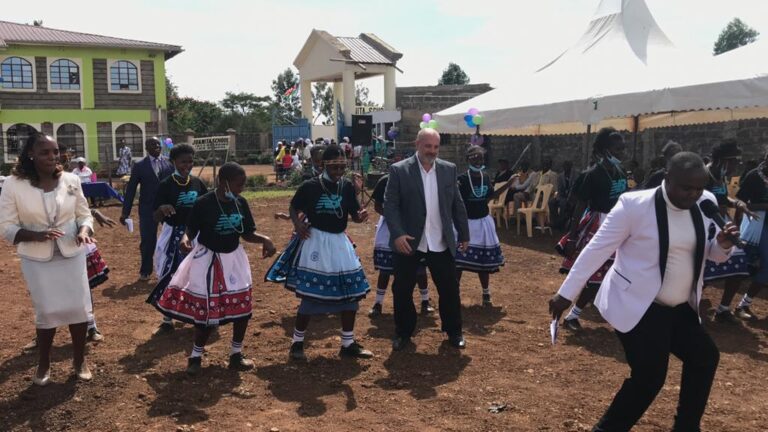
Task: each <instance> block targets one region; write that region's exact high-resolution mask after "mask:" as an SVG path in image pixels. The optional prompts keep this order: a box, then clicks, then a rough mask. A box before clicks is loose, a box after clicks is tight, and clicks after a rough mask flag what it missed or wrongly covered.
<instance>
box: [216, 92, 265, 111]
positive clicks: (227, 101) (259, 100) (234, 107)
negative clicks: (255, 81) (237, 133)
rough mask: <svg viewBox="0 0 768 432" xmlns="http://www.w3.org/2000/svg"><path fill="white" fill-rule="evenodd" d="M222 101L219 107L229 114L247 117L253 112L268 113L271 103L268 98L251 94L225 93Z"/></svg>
mask: <svg viewBox="0 0 768 432" xmlns="http://www.w3.org/2000/svg"><path fill="white" fill-rule="evenodd" d="M225 95H226V96H225V97H224V99H222V100H221V102H220V104H221V107H222V108H224V110H226V111H227V112H228V113H229V114H240V115H241V116H247V115H249V114H251V113H253V112H254V111H259V110H262V111H268V106H269V104H270V103H271V102H272V100H271V99H270V98H269V96H256V95H255V94H253V93H246V92H240V93H233V92H226V93H225Z"/></svg>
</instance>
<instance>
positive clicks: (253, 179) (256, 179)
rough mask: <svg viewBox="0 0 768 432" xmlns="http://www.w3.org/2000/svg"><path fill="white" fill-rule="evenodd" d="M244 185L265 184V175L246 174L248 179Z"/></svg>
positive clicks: (250, 186)
mask: <svg viewBox="0 0 768 432" xmlns="http://www.w3.org/2000/svg"><path fill="white" fill-rule="evenodd" d="M245 185H246V186H247V187H249V188H257V187H262V186H266V185H267V177H265V176H263V175H261V174H258V175H252V176H248V179H247V180H246V182H245Z"/></svg>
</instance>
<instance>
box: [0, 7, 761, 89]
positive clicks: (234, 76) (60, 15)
mask: <svg viewBox="0 0 768 432" xmlns="http://www.w3.org/2000/svg"><path fill="white" fill-rule="evenodd" d="M646 3H647V4H648V7H649V8H650V10H651V12H652V13H653V15H654V16H655V17H656V20H657V22H658V23H659V25H660V27H661V28H662V29H663V30H664V31H665V32H666V34H667V36H669V38H670V39H671V40H672V41H673V42H674V43H675V44H676V45H677V46H679V47H681V48H685V49H689V50H694V51H698V52H701V53H704V54H710V53H711V51H712V46H713V44H714V42H715V39H716V38H717V36H718V34H719V33H720V31H721V30H722V29H723V27H725V25H726V24H727V23H728V22H729V21H730V20H731V19H733V18H734V17H739V18H741V19H742V20H744V21H745V22H746V23H747V24H749V25H750V26H752V27H754V28H756V29H757V30H758V31H760V32H761V33H762V34H763V35H766V37H768V1H766V0H647V1H646ZM598 4H599V1H598V0H498V1H497V0H473V1H468V0H387V1H379V0H295V1H292V0H215V1H214V0H208V1H204V0H132V1H125V0H122V1H112V0H101V1H98V2H96V1H87V0H67V1H59V0H56V1H52V0H26V1H24V2H23V6H24V7H13V8H5V9H4V13H3V16H2V18H0V19H3V20H8V21H14V22H25V23H31V22H32V21H33V20H34V19H42V20H43V22H44V26H46V27H51V28H59V29H65V30H73V31H82V32H87V33H96V34H102V35H108V36H116V37H124V38H131V39H139V40H146V41H152V42H164V43H171V44H177V45H181V46H182V47H183V48H184V50H185V51H184V52H183V53H181V54H179V55H178V56H176V57H175V58H173V59H171V60H169V61H168V62H167V64H166V65H167V70H168V74H169V75H170V76H171V79H172V80H173V82H174V83H176V84H177V85H178V87H179V92H180V93H181V94H182V95H186V96H193V97H196V98H201V99H206V100H211V101H218V100H220V99H221V98H222V97H223V96H224V92H226V91H245V92H252V93H256V94H258V95H267V94H270V93H271V91H270V88H269V87H270V84H271V82H272V80H273V79H274V78H275V77H276V76H277V74H278V73H280V72H281V71H282V70H284V69H285V68H286V67H288V66H291V65H292V63H293V60H294V59H295V57H296V55H297V54H298V52H299V50H300V49H301V47H302V45H303V44H304V42H305V41H306V39H307V36H308V35H309V33H310V31H311V30H312V29H313V28H317V29H321V30H326V31H328V32H329V33H331V34H332V35H336V36H356V35H358V34H360V33H363V32H366V33H367V32H370V33H375V34H376V35H378V36H379V37H380V38H381V39H383V40H384V41H386V42H387V43H389V44H390V45H392V46H393V47H395V48H396V49H397V50H399V51H400V52H402V53H403V58H402V60H400V62H399V63H398V66H399V67H400V68H401V69H402V70H403V71H404V73H403V74H398V75H397V83H398V85H399V86H408V85H431V84H436V83H437V79H438V78H439V77H440V74H441V72H442V70H443V69H444V68H445V67H446V66H447V65H448V62H450V61H452V62H455V63H458V64H459V65H460V66H461V67H462V68H463V69H464V70H465V71H466V72H467V74H468V75H469V77H470V79H471V82H472V83H483V82H487V83H490V84H491V85H499V84H500V83H502V82H504V81H505V80H510V79H514V77H515V76H519V75H522V74H526V73H530V72H531V71H533V70H536V69H538V68H539V67H540V66H542V65H543V64H545V63H547V62H548V61H550V60H552V59H553V58H554V57H556V56H557V55H558V54H559V53H560V52H562V51H563V50H565V49H566V48H568V47H569V46H570V45H572V44H573V43H574V42H575V41H576V40H577V39H578V37H579V36H580V35H581V33H582V32H583V31H584V29H585V28H586V26H587V24H588V22H589V20H590V17H591V16H592V15H593V13H594V11H595V10H596V8H597V5H598ZM363 82H364V83H365V84H366V85H368V87H370V88H371V96H372V98H373V99H374V100H377V101H379V102H380V101H381V99H382V98H383V97H382V90H381V88H382V79H381V78H373V79H369V80H366V81H363Z"/></svg>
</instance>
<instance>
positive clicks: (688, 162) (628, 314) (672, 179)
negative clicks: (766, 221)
mask: <svg viewBox="0 0 768 432" xmlns="http://www.w3.org/2000/svg"><path fill="white" fill-rule="evenodd" d="M708 180H709V173H708V171H707V170H706V169H705V168H704V162H703V161H702V160H701V157H699V156H698V155H697V154H695V153H690V152H680V153H678V154H676V155H675V156H673V157H672V158H671V159H670V161H669V165H668V170H667V173H666V176H665V178H664V181H663V182H662V184H661V186H659V187H657V188H654V189H648V190H641V191H638V192H630V193H626V194H624V195H621V197H619V202H618V203H617V204H616V205H615V206H614V207H613V209H612V210H611V212H610V213H608V216H607V218H606V219H605V222H603V224H602V225H601V226H600V229H599V230H598V231H597V233H596V234H595V236H594V237H593V238H592V240H591V241H590V242H589V244H588V245H587V247H585V248H584V250H583V251H582V252H581V254H580V255H579V258H578V259H577V260H576V262H575V263H574V265H573V267H572V268H571V271H570V272H569V273H568V277H567V278H566V279H565V282H563V285H562V286H561V287H560V290H559V291H558V293H557V294H556V295H555V296H554V297H553V298H552V299H551V300H550V301H549V309H550V312H551V313H552V315H553V317H554V318H555V319H559V318H560V316H561V314H562V313H563V311H565V310H566V309H567V308H568V306H569V305H570V304H571V302H572V301H573V300H574V299H576V298H578V297H579V293H580V292H581V290H582V288H583V287H584V285H586V282H587V280H588V279H589V277H590V276H591V275H592V274H593V273H594V272H595V271H596V270H597V269H598V268H599V267H600V266H602V265H603V263H604V262H605V260H607V259H608V257H610V256H611V255H613V253H614V252H615V253H616V261H615V262H614V263H613V266H612V267H611V269H610V270H608V272H607V273H606V275H605V278H604V279H603V282H602V285H601V286H600V290H599V291H598V293H597V298H596V299H595V302H594V304H595V305H596V306H597V307H598V309H599V310H600V313H601V314H602V315H603V317H604V318H605V319H606V321H608V322H609V323H610V324H611V326H613V328H614V329H615V330H616V334H617V336H618V337H619V341H621V345H622V346H623V347H624V353H625V355H626V358H627V363H628V364H629V367H630V369H631V374H630V377H629V378H627V379H626V380H624V384H623V385H622V386H621V389H620V390H619V392H618V393H616V396H615V397H614V399H613V402H612V403H611V406H610V407H609V408H608V410H607V411H606V412H605V414H604V415H603V418H602V419H600V421H599V422H598V424H597V425H596V426H595V427H594V429H592V430H593V431H596V432H601V431H628V430H630V429H632V426H634V424H635V423H636V422H637V421H638V420H639V419H640V417H642V415H643V413H645V410H646V409H647V408H648V406H649V405H650V404H651V402H653V400H654V399H655V398H656V395H657V394H658V392H659V391H660V390H661V388H662V387H663V386H664V382H665V381H666V377H667V366H668V364H669V356H670V354H673V355H674V356H675V357H677V358H679V359H680V360H681V361H682V362H683V374H682V382H681V383H680V398H679V403H678V405H677V415H676V416H675V424H674V426H673V428H672V430H674V431H699V430H700V423H701V417H702V415H703V414H704V409H705V408H706V405H707V400H708V398H709V391H710V389H711V388H712V381H713V379H714V377H715V370H716V369H717V364H718V360H719V353H718V350H717V347H716V346H715V343H714V342H713V341H712V339H711V338H710V337H709V335H708V334H707V331H706V330H705V329H704V327H703V326H702V325H701V321H700V320H699V302H700V301H701V288H702V285H703V277H702V276H703V272H704V261H705V260H706V259H708V260H711V261H715V262H723V261H725V260H727V259H728V258H729V256H730V252H731V248H732V246H733V243H732V241H731V239H732V238H733V237H734V236H738V234H739V233H738V230H737V228H736V227H735V226H734V225H733V224H732V223H730V222H729V223H727V224H726V225H725V228H724V231H725V232H723V231H720V230H719V229H715V230H714V231H712V232H711V234H710V230H709V229H708V228H709V227H712V226H714V227H715V228H716V225H714V221H712V220H711V219H709V218H708V217H706V216H705V215H704V214H703V213H702V211H701V209H700V208H699V204H700V203H702V202H704V201H710V202H711V205H713V206H716V203H717V201H716V199H715V196H714V195H712V194H711V193H710V192H709V191H705V190H704V188H705V186H706V185H707V183H708Z"/></svg>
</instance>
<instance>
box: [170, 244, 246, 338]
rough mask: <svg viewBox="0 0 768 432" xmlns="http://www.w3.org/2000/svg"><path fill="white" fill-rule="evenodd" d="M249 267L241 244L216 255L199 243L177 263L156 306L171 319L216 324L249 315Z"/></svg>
mask: <svg viewBox="0 0 768 432" xmlns="http://www.w3.org/2000/svg"><path fill="white" fill-rule="evenodd" d="M251 283H252V280H251V267H250V264H249V263H248V256H247V255H246V253H245V249H243V246H242V245H240V246H238V247H237V249H235V250H234V251H232V252H230V253H215V252H213V251H211V250H210V249H208V248H206V247H205V246H203V245H202V244H199V243H198V244H197V246H195V248H194V249H192V252H190V253H189V254H188V255H187V256H186V258H184V260H183V261H182V262H181V264H179V268H178V269H177V270H176V272H175V273H174V274H173V277H172V278H171V282H170V283H169V284H168V288H166V289H165V291H163V293H162V294H161V295H160V296H159V299H158V300H157V302H156V303H155V307H156V308H157V309H158V310H160V312H162V313H163V314H165V315H166V316H169V317H171V318H173V319H176V320H179V321H184V322H188V323H192V324H200V325H207V326H210V325H218V324H225V323H227V322H231V321H235V320H238V319H243V318H248V317H250V316H251V310H252V303H251Z"/></svg>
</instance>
